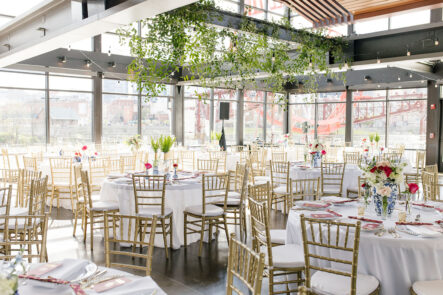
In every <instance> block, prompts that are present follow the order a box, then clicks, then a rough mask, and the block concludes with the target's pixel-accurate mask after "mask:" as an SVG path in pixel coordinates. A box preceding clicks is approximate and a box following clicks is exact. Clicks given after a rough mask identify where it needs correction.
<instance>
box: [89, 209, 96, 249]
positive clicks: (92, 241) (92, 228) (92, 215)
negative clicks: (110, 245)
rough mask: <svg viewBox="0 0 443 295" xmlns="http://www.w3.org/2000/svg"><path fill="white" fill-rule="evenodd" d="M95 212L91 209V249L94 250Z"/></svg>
mask: <svg viewBox="0 0 443 295" xmlns="http://www.w3.org/2000/svg"><path fill="white" fill-rule="evenodd" d="M94 217H95V216H94V212H93V211H91V213H90V216H89V219H90V220H89V226H90V231H91V232H90V233H89V234H90V236H91V251H93V250H94Z"/></svg>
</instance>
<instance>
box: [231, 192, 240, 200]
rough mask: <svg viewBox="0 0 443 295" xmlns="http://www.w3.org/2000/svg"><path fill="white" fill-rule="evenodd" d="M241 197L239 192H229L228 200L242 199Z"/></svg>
mask: <svg viewBox="0 0 443 295" xmlns="http://www.w3.org/2000/svg"><path fill="white" fill-rule="evenodd" d="M240 197H241V195H240V193H238V192H228V198H234V199H240Z"/></svg>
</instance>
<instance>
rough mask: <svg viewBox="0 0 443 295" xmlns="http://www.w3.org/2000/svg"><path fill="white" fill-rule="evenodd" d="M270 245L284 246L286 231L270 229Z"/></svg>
mask: <svg viewBox="0 0 443 295" xmlns="http://www.w3.org/2000/svg"><path fill="white" fill-rule="evenodd" d="M270 234H271V243H273V244H282V245H284V244H286V230H285V229H271V230H270Z"/></svg>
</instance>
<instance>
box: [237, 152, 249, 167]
mask: <svg viewBox="0 0 443 295" xmlns="http://www.w3.org/2000/svg"><path fill="white" fill-rule="evenodd" d="M238 154H239V155H240V164H245V163H246V161H248V159H249V151H248V150H242V151H240V152H238Z"/></svg>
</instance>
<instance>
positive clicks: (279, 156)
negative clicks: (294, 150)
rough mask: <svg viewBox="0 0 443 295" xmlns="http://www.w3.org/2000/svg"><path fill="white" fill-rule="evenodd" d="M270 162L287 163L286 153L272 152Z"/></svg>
mask: <svg viewBox="0 0 443 295" xmlns="http://www.w3.org/2000/svg"><path fill="white" fill-rule="evenodd" d="M271 161H272V162H287V161H288V153H286V152H272V154H271Z"/></svg>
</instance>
